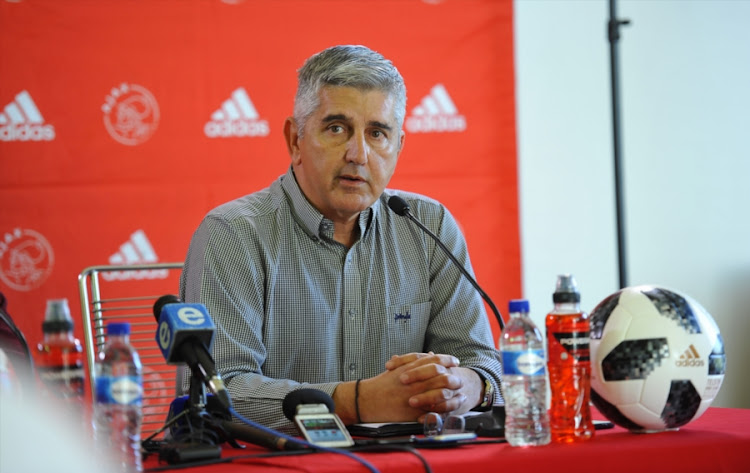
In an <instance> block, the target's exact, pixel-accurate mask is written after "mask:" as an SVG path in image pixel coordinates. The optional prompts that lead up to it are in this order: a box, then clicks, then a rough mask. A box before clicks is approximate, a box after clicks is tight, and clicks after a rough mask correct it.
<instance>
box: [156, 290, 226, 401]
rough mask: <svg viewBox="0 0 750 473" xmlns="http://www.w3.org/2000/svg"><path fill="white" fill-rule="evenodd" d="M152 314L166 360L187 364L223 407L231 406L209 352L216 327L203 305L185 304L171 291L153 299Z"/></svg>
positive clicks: (158, 341)
mask: <svg viewBox="0 0 750 473" xmlns="http://www.w3.org/2000/svg"><path fill="white" fill-rule="evenodd" d="M154 317H155V318H156V322H157V324H158V329H157V331H156V342H157V343H158V344H159V348H160V349H161V352H162V355H164V359H165V360H166V361H167V363H168V364H173V365H174V364H181V363H186V364H187V365H188V366H189V367H190V371H191V372H192V374H193V376H195V377H196V378H198V379H199V380H200V381H201V382H203V383H204V384H205V385H206V386H207V387H208V389H209V390H210V391H211V392H212V393H214V394H215V395H216V397H217V398H218V400H219V401H220V402H221V403H222V404H223V405H224V407H225V408H227V409H229V408H231V407H232V400H231V398H230V396H229V392H228V391H227V389H226V387H225V386H224V382H223V381H222V379H221V376H219V373H218V372H217V371H216V365H215V363H214V359H213V358H212V357H211V354H210V352H209V349H210V347H211V344H212V343H213V338H214V334H215V332H216V327H215V326H214V323H213V321H212V320H211V317H210V316H209V315H208V310H207V309H206V306H204V305H203V304H186V303H184V302H182V301H181V300H180V299H179V298H178V297H177V296H174V295H171V294H170V295H166V296H162V297H160V298H159V299H157V300H156V302H155V303H154Z"/></svg>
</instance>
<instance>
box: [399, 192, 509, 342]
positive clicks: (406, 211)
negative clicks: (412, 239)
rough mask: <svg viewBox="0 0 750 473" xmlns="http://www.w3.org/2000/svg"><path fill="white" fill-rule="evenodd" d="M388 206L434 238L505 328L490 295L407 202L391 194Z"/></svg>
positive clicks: (501, 327)
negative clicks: (420, 219)
mask: <svg viewBox="0 0 750 473" xmlns="http://www.w3.org/2000/svg"><path fill="white" fill-rule="evenodd" d="M388 207H390V208H391V210H393V211H394V212H396V214H398V215H400V216H402V217H406V218H408V219H409V220H411V221H412V222H414V223H415V224H416V225H417V226H418V227H419V228H421V229H422V231H424V232H425V233H426V234H428V235H430V237H432V239H433V240H435V243H437V244H438V246H439V247H440V248H441V249H442V250H443V251H444V252H445V254H446V255H447V256H448V258H450V259H451V261H453V264H455V265H456V267H457V268H458V269H459V270H460V271H461V274H463V275H464V276H465V277H466V279H468V280H469V282H470V283H471V285H472V286H474V289H476V290H477V292H479V295H480V296H482V299H484V300H485V302H487V304H488V305H489V306H490V308H491V309H492V313H493V314H495V318H496V319H497V323H498V325H499V326H500V330H501V331H502V330H503V329H504V328H505V323H504V322H503V317H502V316H501V315H500V311H499V310H497V307H496V306H495V303H494V302H492V299H490V296H488V295H487V293H485V292H484V291H483V290H482V288H481V287H479V284H478V283H477V281H476V280H475V279H474V278H473V277H472V276H471V274H469V272H468V271H467V270H466V268H464V266H463V265H462V264H461V263H459V261H458V259H456V257H455V256H454V255H453V253H451V252H450V250H449V249H448V248H447V247H446V246H445V245H444V244H443V242H442V241H440V239H439V238H438V237H437V235H435V234H434V233H432V232H431V231H430V229H429V228H427V227H426V226H425V225H424V224H423V223H422V222H420V221H419V220H418V219H417V218H416V217H415V216H414V215H412V213H411V208H410V207H409V204H408V203H407V202H406V200H404V199H403V198H401V197H399V196H397V195H393V196H391V197H390V198H389V199H388Z"/></svg>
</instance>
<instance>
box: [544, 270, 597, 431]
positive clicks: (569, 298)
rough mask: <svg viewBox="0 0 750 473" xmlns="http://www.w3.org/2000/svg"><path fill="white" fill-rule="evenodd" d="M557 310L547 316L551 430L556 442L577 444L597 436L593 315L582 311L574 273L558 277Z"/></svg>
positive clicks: (554, 296) (555, 304)
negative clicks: (592, 392) (592, 403)
mask: <svg viewBox="0 0 750 473" xmlns="http://www.w3.org/2000/svg"><path fill="white" fill-rule="evenodd" d="M552 301H553V302H554V308H553V309H552V311H551V312H550V313H549V314H547V317H546V319H545V329H546V332H547V351H548V353H549V361H548V365H547V369H548V370H549V380H550V388H551V393H552V399H551V402H550V412H549V415H550V431H551V433H552V441H553V442H555V443H573V442H580V441H585V440H589V439H590V438H592V437H593V436H594V423H593V421H592V420H591V408H590V407H589V402H590V390H591V361H590V358H589V338H590V336H589V335H590V333H589V332H590V324H589V316H588V314H587V313H586V312H584V311H582V310H581V304H580V302H581V294H580V293H579V292H578V286H577V284H576V280H575V278H573V276H571V275H570V274H563V275H560V276H558V277H557V283H556V285H555V292H554V294H553V295H552Z"/></svg>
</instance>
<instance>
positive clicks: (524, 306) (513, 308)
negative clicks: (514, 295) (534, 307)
mask: <svg viewBox="0 0 750 473" xmlns="http://www.w3.org/2000/svg"><path fill="white" fill-rule="evenodd" d="M528 311H529V301H528V300H526V299H513V300H511V301H510V302H508V312H528Z"/></svg>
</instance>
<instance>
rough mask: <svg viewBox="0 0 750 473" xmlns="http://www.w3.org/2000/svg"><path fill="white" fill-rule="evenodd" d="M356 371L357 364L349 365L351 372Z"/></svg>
mask: <svg viewBox="0 0 750 473" xmlns="http://www.w3.org/2000/svg"><path fill="white" fill-rule="evenodd" d="M355 369H357V364H356V363H352V364H350V365H349V371H354V370H355Z"/></svg>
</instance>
